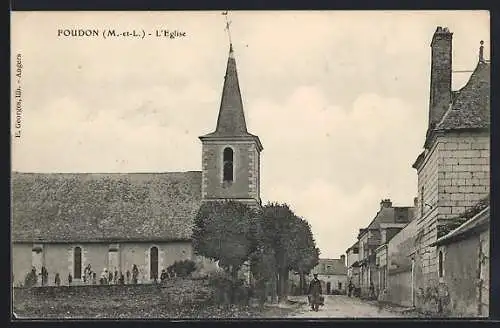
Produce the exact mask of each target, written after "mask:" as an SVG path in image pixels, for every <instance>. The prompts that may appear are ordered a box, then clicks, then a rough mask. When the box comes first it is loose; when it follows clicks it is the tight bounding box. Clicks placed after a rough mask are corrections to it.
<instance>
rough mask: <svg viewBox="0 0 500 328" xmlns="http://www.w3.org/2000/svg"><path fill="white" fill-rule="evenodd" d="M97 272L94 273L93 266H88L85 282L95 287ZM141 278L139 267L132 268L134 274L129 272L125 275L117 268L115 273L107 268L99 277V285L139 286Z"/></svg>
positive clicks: (84, 275) (84, 277) (85, 271)
mask: <svg viewBox="0 0 500 328" xmlns="http://www.w3.org/2000/svg"><path fill="white" fill-rule="evenodd" d="M96 276H97V274H96V272H93V271H92V267H91V265H90V264H89V265H87V267H86V268H85V270H84V274H83V281H84V282H91V283H92V284H93V285H95V284H96V283H97V282H96ZM138 278H139V269H138V268H137V265H135V264H134V265H133V266H132V273H131V272H130V270H127V272H126V273H125V274H123V272H121V271H120V272H118V270H117V269H116V268H115V270H114V271H111V270H108V269H107V268H104V269H103V270H102V271H101V275H100V276H99V284H100V285H124V284H125V283H126V284H130V283H132V284H137V282H138Z"/></svg>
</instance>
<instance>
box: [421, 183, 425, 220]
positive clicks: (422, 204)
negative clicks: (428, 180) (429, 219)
mask: <svg viewBox="0 0 500 328" xmlns="http://www.w3.org/2000/svg"><path fill="white" fill-rule="evenodd" d="M423 215H424V186H422V188H421V189H420V216H423Z"/></svg>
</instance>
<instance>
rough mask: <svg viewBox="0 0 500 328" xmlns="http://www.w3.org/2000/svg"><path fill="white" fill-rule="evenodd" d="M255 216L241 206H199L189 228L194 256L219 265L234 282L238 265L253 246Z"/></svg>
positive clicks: (222, 203)
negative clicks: (191, 232) (202, 257)
mask: <svg viewBox="0 0 500 328" xmlns="http://www.w3.org/2000/svg"><path fill="white" fill-rule="evenodd" d="M257 215H258V213H257V212H256V211H254V210H252V209H251V208H250V207H248V206H247V205H245V204H243V203H241V202H234V201H213V202H206V203H203V204H202V205H201V207H200V209H199V210H198V213H197V215H196V218H195V225H194V228H193V236H192V240H193V248H194V251H195V253H196V254H197V255H202V256H205V257H207V258H210V259H213V260H215V261H218V262H219V265H220V266H221V267H222V268H223V269H224V270H225V271H226V272H227V273H229V274H230V275H231V276H232V277H233V278H236V276H237V273H238V270H239V269H240V268H241V265H242V264H243V263H244V262H245V261H246V260H248V259H249V256H250V254H251V253H252V252H253V251H254V249H255V247H256V244H255V241H254V238H253V235H254V227H253V224H254V222H255V218H256V217H257Z"/></svg>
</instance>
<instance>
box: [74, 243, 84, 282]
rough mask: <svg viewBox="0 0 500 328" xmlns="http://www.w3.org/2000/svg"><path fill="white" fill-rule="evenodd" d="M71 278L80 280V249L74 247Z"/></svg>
mask: <svg viewBox="0 0 500 328" xmlns="http://www.w3.org/2000/svg"><path fill="white" fill-rule="evenodd" d="M73 269H74V270H73V271H74V272H73V278H75V279H82V249H81V248H80V247H75V249H74V251H73Z"/></svg>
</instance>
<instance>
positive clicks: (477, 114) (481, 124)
mask: <svg viewBox="0 0 500 328" xmlns="http://www.w3.org/2000/svg"><path fill="white" fill-rule="evenodd" d="M489 127H490V64H489V63H487V62H484V61H480V62H479V63H478V64H477V66H476V69H475V70H474V72H473V73H472V74H471V76H470V78H469V81H468V82H467V83H466V84H465V86H464V87H463V88H461V89H460V90H458V91H455V92H453V102H452V104H451V106H450V108H449V109H448V111H446V113H445V114H444V115H443V118H442V120H441V122H439V123H438V125H437V126H436V130H444V131H446V130H456V129H478V128H484V129H489Z"/></svg>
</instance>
